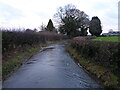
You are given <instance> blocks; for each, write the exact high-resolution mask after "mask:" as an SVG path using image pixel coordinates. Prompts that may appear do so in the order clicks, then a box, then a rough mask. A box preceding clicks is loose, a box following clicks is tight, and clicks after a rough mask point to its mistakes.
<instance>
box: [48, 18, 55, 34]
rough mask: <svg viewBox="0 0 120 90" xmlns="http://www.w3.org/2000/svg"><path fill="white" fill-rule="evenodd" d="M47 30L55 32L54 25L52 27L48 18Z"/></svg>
mask: <svg viewBox="0 0 120 90" xmlns="http://www.w3.org/2000/svg"><path fill="white" fill-rule="evenodd" d="M47 31H52V32H55V27H54V25H53V22H52V20H51V19H49V22H48V25H47Z"/></svg>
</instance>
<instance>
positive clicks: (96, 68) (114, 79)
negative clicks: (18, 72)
mask: <svg viewBox="0 0 120 90" xmlns="http://www.w3.org/2000/svg"><path fill="white" fill-rule="evenodd" d="M67 51H68V52H69V53H70V55H71V56H72V57H73V58H74V59H75V61H76V62H77V63H79V64H80V65H81V66H82V67H83V68H85V69H86V70H87V71H88V72H90V73H91V74H92V75H94V76H95V77H97V78H98V79H99V80H100V81H101V82H102V84H103V85H104V87H105V88H116V87H119V81H118V79H119V77H118V76H116V75H114V74H113V73H112V72H110V70H109V69H108V68H105V67H103V66H101V65H97V64H96V63H95V62H94V61H93V60H91V59H86V58H84V57H82V56H81V55H80V54H79V53H78V51H76V50H75V49H74V48H72V46H71V45H68V46H67Z"/></svg>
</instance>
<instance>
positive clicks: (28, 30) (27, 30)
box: [26, 29, 34, 33]
mask: <svg viewBox="0 0 120 90" xmlns="http://www.w3.org/2000/svg"><path fill="white" fill-rule="evenodd" d="M26 32H29V33H30V32H34V31H33V30H31V29H26Z"/></svg>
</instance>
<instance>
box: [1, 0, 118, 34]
mask: <svg viewBox="0 0 120 90" xmlns="http://www.w3.org/2000/svg"><path fill="white" fill-rule="evenodd" d="M118 1H119V0H0V27H7V28H9V27H11V28H13V27H15V28H17V27H24V28H31V29H34V28H38V27H40V26H41V24H42V23H43V24H47V23H48V20H49V19H52V20H53V22H54V19H53V15H54V14H55V13H56V12H57V8H58V7H60V6H64V5H67V4H73V5H75V6H76V8H78V9H79V10H81V11H84V12H85V13H86V14H87V15H88V16H89V18H90V20H91V17H93V16H98V17H99V18H100V20H101V22H102V27H103V32H108V31H109V30H110V29H113V30H118Z"/></svg>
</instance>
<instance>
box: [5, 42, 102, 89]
mask: <svg viewBox="0 0 120 90" xmlns="http://www.w3.org/2000/svg"><path fill="white" fill-rule="evenodd" d="M100 87H101V86H100V85H99V84H98V83H97V82H96V81H94V80H93V79H92V78H91V77H90V76H89V75H88V74H87V73H86V72H85V71H84V70H83V69H82V68H81V67H79V66H78V65H77V64H76V63H75V62H74V60H73V59H72V58H71V57H70V56H69V54H68V53H67V52H66V50H65V45H64V43H60V44H56V45H53V46H50V47H46V48H44V49H43V50H42V51H40V52H39V53H38V54H36V55H34V56H33V57H32V58H31V59H30V60H29V61H28V62H26V63H25V64H24V65H22V66H21V67H20V68H19V69H18V70H17V71H16V72H15V73H14V74H13V75H11V77H9V78H8V79H7V80H6V81H4V83H3V88H100Z"/></svg>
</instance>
